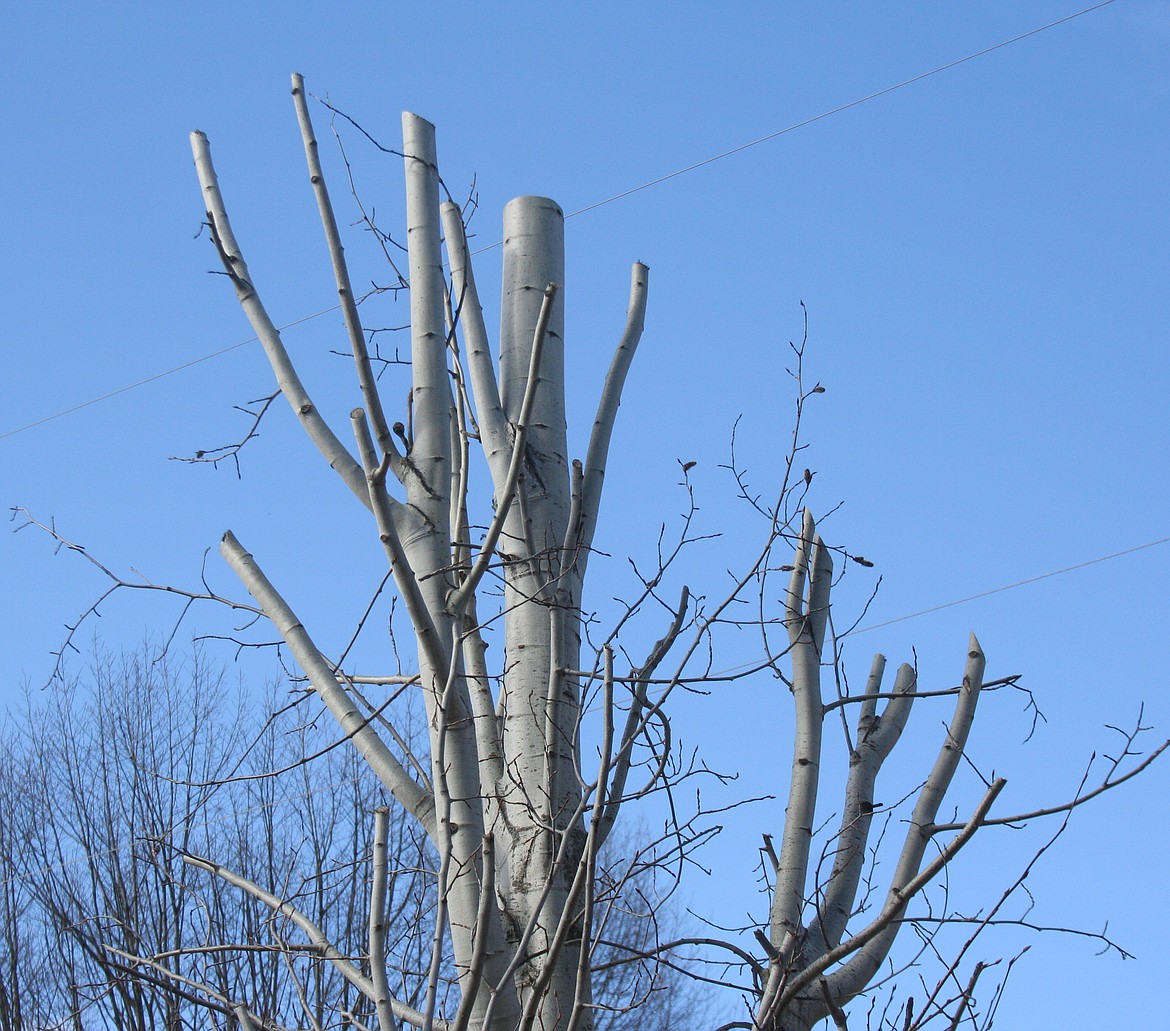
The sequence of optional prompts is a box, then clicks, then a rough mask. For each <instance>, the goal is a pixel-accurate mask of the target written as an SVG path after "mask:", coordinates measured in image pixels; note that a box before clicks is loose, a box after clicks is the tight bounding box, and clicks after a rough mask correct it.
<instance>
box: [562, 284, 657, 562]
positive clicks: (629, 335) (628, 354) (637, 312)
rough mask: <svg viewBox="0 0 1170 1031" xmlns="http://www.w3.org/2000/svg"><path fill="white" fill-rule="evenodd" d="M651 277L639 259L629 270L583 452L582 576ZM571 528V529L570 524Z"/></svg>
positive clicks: (642, 324)
mask: <svg viewBox="0 0 1170 1031" xmlns="http://www.w3.org/2000/svg"><path fill="white" fill-rule="evenodd" d="M649 280H650V269H649V268H648V267H647V266H646V265H643V264H642V263H641V262H640V261H638V262H635V263H634V266H633V268H631V269H630V302H629V307H628V309H627V312H626V328H625V330H624V331H623V332H622V338H621V340H620V341H618V346H617V351H616V352H615V353H614V356H613V361H612V362H611V363H610V366H609V372H608V373H606V376H605V386H604V387H603V388H602V390H601V399H600V401H599V402H598V404H597V415H596V416H595V417H594V420H593V430H592V432H591V433H590V435H589V450H588V451H587V452H586V454H585V480H584V484H583V488H582V497H581V517H580V518H581V525H580V530H579V532H578V535H577V537H578V542H579V545H580V555H579V556H578V558H577V569H578V576H579V577H584V576H585V567H586V565H587V564H588V562H589V549H590V548H591V547H592V546H593V535H594V533H595V532H596V530H597V513H598V511H599V510H600V508H601V490H602V487H603V486H604V484H605V464H606V461H607V459H608V457H609V443H610V440H611V439H612V438H613V427H614V422H615V420H616V419H617V412H618V406H619V405H620V404H621V402H622V388H623V387H624V386H625V384H626V374H627V373H628V372H629V371H630V363H631V362H633V360H634V352H635V351H636V350H637V349H638V341H640V340H641V339H642V330H643V329H644V328H645V326H646V299H647V295H648V286H649ZM569 529H570V531H572V530H573V529H574V528H573V527H570V528H569Z"/></svg>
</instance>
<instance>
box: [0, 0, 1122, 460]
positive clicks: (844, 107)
mask: <svg viewBox="0 0 1170 1031" xmlns="http://www.w3.org/2000/svg"><path fill="white" fill-rule="evenodd" d="M1116 2H1117V0H1102V2H1101V3H1096V4H1093V5H1092V6H1090V7H1085V8H1082V9H1081V10H1079V11H1076V12H1074V13H1073V14H1066V15H1065V16H1064V17H1063V18H1057V19H1056V20H1055V21H1050V22H1048V23H1047V24H1045V25H1039V26H1037V27H1036V28H1034V29H1029V30H1028V31H1027V32H1021V33H1020V34H1019V35H1018V36H1012V37H1011V39H1005V40H1002V41H1001V42H999V43H995V44H993V45H992V46H989V47H985V48H984V49H982V50H977V51H975V52H974V53H971V54H967V55H966V56H965V57H959V58H956V59H955V60H953V61H948V62H947V63H946V64H941V65H939V66H938V67H937V68H932V69H930V71H926V72H919V74H917V75H914V76H911V77H910V78H909V79H903V80H902V81H901V82H897V83H894V84H893V85H892V86H886V87H884V88H883V89H880V90H877V91H876V92H874V93H869V94H866V95H865V96H864V97H858V98H857V99H856V100H851V101H849V102H848V103H847V104H840V105H838V106H837V107H834V108H830V109H829V110H827V111H822V112H821V113H820V114H819V115H813V116H812V117H811V118H806V119H804V121H801V122H794V123H793V124H792V125H788V126H785V127H784V128H783V129H777V130H776V131H775V132H771V133H768V134H767V135H766V136H761V137H760V138H759V139H756V140H752V141H751V142H749V143H741V144H740V145H739V146H738V147H732V148H731V150H725V151H723V152H722V153H719V154H713V155H712V156H711V157H707V158H703V160H702V161H696V162H695V163H694V164H692V165H687V166H686V167H685V168H679V169H677V170H675V171H673V172H668V173H667V174H666V175H660V176H659V177H658V178H657V179H650V180H647V181H646V182H644V183H642V184H641V185H639V186H632V187H630V188H629V189H628V190H623V191H622V192H621V193H615V194H614V195H613V196H612V197H606V198H605V199H604V200H599V201H594V202H593V203H592V204H586V205H585V206H584V207H583V208H577V209H576V210H575V211H570V212H569V213H568V214H567V215H565V218H575V217H576V216H578V215H583V214H585V213H586V212H589V211H596V210H597V209H598V208H601V207H604V206H605V205H606V204H613V203H614V202H615V201H619V200H623V199H624V198H626V197H630V196H632V195H633V194H635V193H641V192H642V191H643V190H648V189H650V188H651V187H653V186H659V185H661V184H662V183H665V182H669V181H670V180H671V179H677V178H678V177H679V176H681V175H686V174H687V173H688V172H693V171H695V169H697V168H703V167H704V166H706V165H710V164H714V163H715V162H716V161H722V160H723V159H724V158H729V157H731V156H733V155H735V154H739V153H742V152H743V151H745V150H750V149H751V148H752V147H758V146H760V144H762V143H768V142H769V141H771V140H774V139H777V138H779V137H781V136H784V135H786V134H787V133H790V132H795V131H796V130H797V129H802V128H804V127H805V126H806V125H812V124H813V123H814V122H819V121H821V120H823V119H825V118H829V117H831V116H832V115H836V114H840V113H841V112H842V111H848V110H849V109H850V108H854V107H858V106H860V105H861V104H866V103H868V102H869V101H871V100H876V99H877V98H878V97H884V96H885V95H886V94H887V93H893V92H894V91H895V90H900V89H904V88H905V87H906V86H910V85H913V84H914V83H916V82H921V81H922V80H923V79H929V78H930V77H931V76H932V75H938V74H939V73H940V72H945V71H949V70H950V69H952V68H957V67H958V66H959V65H961V64H966V63H967V62H968V61H974V60H975V59H976V58H979V57H985V56H987V55H988V54H992V53H994V52H995V51H997V50H1002V49H1003V48H1004V47H1008V46H1011V45H1012V44H1013V43H1019V42H1020V41H1021V40H1025V39H1028V38H1029V37H1031V36H1035V35H1038V34H1039V33H1041V32H1047V31H1048V30H1049V29H1054V28H1056V27H1057V26H1058V25H1063V24H1065V23H1066V22H1070V21H1073V20H1074V19H1076V18H1080V17H1083V16H1084V15H1086V14H1091V13H1092V12H1093V11H1099V10H1100V9H1101V8H1102V7H1108V6H1109V5H1110V4H1113V3H1116ZM501 243H502V241H497V242H496V243H493V244H488V245H487V246H485V247H481V248H479V250H476V251H473V252H472V253H473V254H483V253H484V252H485V251H491V250H494V249H495V248H497V247H499V246H500V245H501ZM340 307H341V305H340V304H335V305H333V306H332V307H329V308H322V309H321V311H318V312H314V313H313V314H312V315H304V316H302V317H301V318H299V319H294V320H293V321H292V322H288V323H286V324H285V325H283V326H279V327H277V331H278V332H283V331H284V330H286V329H290V328H291V327H293V326H299V325H301V323H304V322H308V321H309V320H310V319H316V318H320V317H321V316H322V315H328V314H329V313H330V312H334V311H337V310H338V309H340ZM256 340H257V338H256V337H254V336H253V337H249V338H248V339H247V340H241V341H240V342H239V343H236V344H232V345H230V346H229V347H224V348H221V349H220V350H218V351H213V352H212V353H211V354H205V355H204V356H203V357H202V358H195V359H193V360H192V361H189V362H184V363H183V364H182V365H176V366H175V367H174V368H173V369H167V370H166V371H165V372H159V373H156V374H155V375H153V376H147V377H146V379H141V380H138V381H137V382H136V383H130V384H127V385H126V386H124V387H118V388H117V389H116V390H111V391H109V393H106V394H102V395H101V396H100V397H95V398H91V399H90V400H88V401H82V402H81V403H80V404H76V405H73V406H72V407H70V408H65V409H63V410H62V411H60V412H54V413H53V414H52V415H46V416H44V417H43V418H40V419H36V420H34V421H33V422H29V423H25V424H24V425H23V426H17V427H16V428H14V429H11V430H7V431H6V432H4V433H0V440H7V439H8V438H9V437H14V436H16V435H17V434H18V433H23V432H24V431H25V430H31V429H33V428H34V427H36V426H43V425H44V424H45V423H47V422H52V421H53V420H54V419H60V418H62V417H64V416H66V415H72V414H73V413H74V412H79V411H81V410H82V409H83V408H88V407H89V406H90V405H95V404H97V403H98V402H100V401H107V400H109V399H110V398H111V397H117V396H118V395H119V394H124V393H126V392H127V391H129V390H135V389H137V388H138V387H141V386H145V385H146V384H147V383H153V382H155V380H160V379H163V378H165V377H167V376H173V375H174V374H175V373H177V372H182V371H183V370H184V369H189V368H191V367H192V366H193V365H198V364H200V363H201V362H206V361H210V360H211V359H212V358H218V357H220V356H221V355H224V354H227V353H228V352H229V351H234V350H236V349H237V348H240V347H244V346H245V345H247V344H251V343H254V342H255V341H256Z"/></svg>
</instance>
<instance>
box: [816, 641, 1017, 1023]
mask: <svg viewBox="0 0 1170 1031" xmlns="http://www.w3.org/2000/svg"><path fill="white" fill-rule="evenodd" d="M985 665H986V658H985V657H984V654H983V649H982V648H981V647H980V644H979V641H978V640H977V639H976V637H975V635H974V634H971V637H970V641H969V644H968V647H967V663H966V668H965V670H964V672H963V686H962V688H961V689H960V691H959V696H958V698H957V699H956V701H955V711H954V715H953V716H952V717H951V722H950V725H949V726H948V727H947V735H946V738H945V739H944V741H943V744H942V747H941V748H940V749H939V754H938V758H937V759H936V760H935V763H934V767H933V768H932V769H931V771H930V775H929V776H928V777H927V779H926V783H925V784H924V785H923V787H922V790H921V791H920V792H919V793H918V801H917V803H916V805H915V806H914V812H913V814H912V815H911V817H910V827H909V829H908V830H907V832H906V840H905V843H904V844H903V846H902V854H901V856H900V857H899V859H898V865H897V867H896V868H895V870H894V874H893V877H892V878H891V880H890V890H889V892H888V894H887V897H886V904H885V908H884V910H883V914H886V913H888V914H892V916H891V918H890V920H889V922H888V924H887V925H885V926H883V928H882V929H881V930H880V932H879V933H876V934H874V935H873V936H872V938H870V940H868V941H867V942H866V944H865V946H864V947H863V948H862V949H860V950H859V951H858V952H857V954H856V955H855V956H853V958H852V959H850V960H849V962H848V963H846V964H845V965H844V966H843V967H841V968H840V969H839V970H837V971H834V973H833V974H832V975H830V977H829V983H830V986H831V987H832V990H833V995H834V997H835V998H837V999H843V1000H844V999H849V998H852V997H853V996H854V995H856V994H857V992H859V991H861V990H862V989H863V988H864V987H865V986H866V985H867V984H868V983H869V981H870V980H871V979H872V977H873V975H874V973H875V972H876V971H877V969H878V968H879V967H880V966H881V964H882V963H883V962H884V961H885V958H886V955H887V954H888V953H889V951H890V946H891V945H893V943H894V938H895V936H896V935H897V933H898V927H899V924H898V922H897V920H896V917H897V916H899V915H900V914H901V912H902V910H903V909H904V908H905V905H906V902H907V901H909V899H910V897H911V896H912V895H913V894H914V892H916V891H918V890H920V888H921V887H922V884H923V882H924V878H923V874H924V873H926V871H927V870H930V869H932V868H933V867H934V866H935V865H936V864H937V863H938V859H937V858H936V859H935V860H934V862H932V863H931V864H930V865H928V866H927V867H926V870H922V872H920V868H921V866H922V857H923V855H924V854H925V852H926V846H927V844H928V843H929V841H930V838H931V835H932V834H933V833H934V829H935V828H934V821H935V817H936V816H937V815H938V810H939V806H940V805H941V804H942V800H943V797H944V796H945V795H946V792H947V789H948V788H949V787H950V784H951V781H952V780H953V779H954V776H955V771H956V770H957V769H958V766H959V762H960V760H961V759H962V757H963V749H964V748H965V747H966V744H967V736H968V734H969V733H970V731H971V724H972V722H973V721H974V719H975V708H976V705H977V704H978V702H979V692H980V689H981V688H982V686H983V670H984V667H985ZM1002 786H1003V781H1002V780H997V781H996V782H995V784H994V785H993V786H992V790H989V791H988V793H987V795H986V796H985V803H984V806H983V807H982V808H981V809H980V810H979V812H978V814H977V815H978V822H977V823H971V824H969V825H968V826H969V828H970V829H969V833H966V831H967V828H965V833H966V836H964V835H960V836H959V837H960V838H962V840H963V841H966V840H967V837H969V836H970V834H973V833H974V832H975V830H976V829H977V828H978V824H979V823H982V821H983V818H984V816H985V815H986V808H987V807H990V805H991V801H992V800H993V799H994V797H995V795H996V794H998V793H999V790H1000V789H1001V788H1002ZM958 840H959V838H956V841H958ZM952 845H954V843H952ZM948 847H952V846H948ZM954 847H956V848H957V847H959V846H954ZM944 851H945V850H944ZM939 869H941V867H939Z"/></svg>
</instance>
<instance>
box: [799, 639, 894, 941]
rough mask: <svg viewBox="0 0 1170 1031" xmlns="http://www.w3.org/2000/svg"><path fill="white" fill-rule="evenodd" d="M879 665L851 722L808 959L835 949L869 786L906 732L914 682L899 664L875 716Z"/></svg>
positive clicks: (852, 887)
mask: <svg viewBox="0 0 1170 1031" xmlns="http://www.w3.org/2000/svg"><path fill="white" fill-rule="evenodd" d="M885 665H886V660H885V656H883V655H875V656H874V659H873V666H872V668H871V670H870V674H869V680H868V682H867V684H866V689H865V693H866V697H865V700H864V701H863V702H862V703H861V708H860V711H859V713H858V717H857V744H856V747H855V748H854V750H853V754H852V755H851V756H850V757H849V779H848V781H847V782H846V785H845V804H844V807H843V808H842V812H841V829H840V831H839V832H838V834H837V842H836V855H835V856H834V859H833V869H832V873H831V874H830V876H829V883H828V887H827V888H826V890H825V897H824V899H823V901H822V902H821V904H820V906H819V907H818V915H819V919H818V921H817V924H816V927H815V930H816V933H817V936H818V937H819V939H820V940H819V941H817V942H815V943H813V942H810V943H809V945H808V946H807V948H806V953H807V954H810V955H811V954H815V953H816V952H818V951H820V949H824V948H829V949H831V948H834V947H836V946H837V945H839V944H840V942H841V936H842V935H843V934H844V933H845V925H846V923H847V922H848V920H849V917H850V915H851V914H852V913H853V904H854V901H855V899H856V896H857V887H858V884H859V883H860V881H861V871H862V867H863V866H864V864H865V847H866V843H867V842H868V840H869V830H870V825H871V824H872V822H873V794H874V784H875V782H876V781H877V775H878V771H879V770H880V769H881V767H882V763H884V762H885V760H886V758H887V757H888V756H889V754H890V752H891V751H892V749H893V747H894V745H896V744H897V743H898V739H899V738H900V737H901V735H902V731H903V730H904V729H905V727H906V721H907V720H908V719H909V717H910V707H911V706H912V705H913V703H914V691H915V687H916V682H917V681H916V677H915V673H914V667H913V666H910V665H908V664H907V663H903V664H902V665H901V666H899V667H898V673H897V675H896V676H895V678H894V690H893V694H894V695H895V697H894V698H892V699H890V701H889V703H888V704H887V705H886V707H885V709H884V711H883V712H882V714H881V715H880V716H879V715H878V714H877V698H876V695H877V694H878V693H879V692H880V691H881V687H882V674H883V672H884V670H885ZM811 930H812V929H810V931H811Z"/></svg>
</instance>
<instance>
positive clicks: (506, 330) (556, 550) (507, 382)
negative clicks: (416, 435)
mask: <svg viewBox="0 0 1170 1031" xmlns="http://www.w3.org/2000/svg"><path fill="white" fill-rule="evenodd" d="M563 275H564V227H563V216H562V214H561V210H560V208H559V207H558V206H557V205H556V204H554V203H553V202H552V201H550V200H547V199H545V198H542V197H520V198H517V199H516V200H513V201H512V202H511V203H510V204H509V205H508V206H507V208H506V209H505V212H504V277H503V303H502V314H501V328H500V400H501V403H502V405H503V409H504V414H505V417H506V418H507V420H508V422H509V423H510V424H513V425H514V424H515V423H516V421H517V419H518V417H519V410H520V405H521V403H522V400H523V397H524V394H525V389H526V387H527V380H528V373H529V364H530V357H531V354H532V347H533V340H534V331H535V328H536V323H537V318H538V315H539V312H540V308H541V303H542V300H543V297H544V291H545V288H546V287H547V286H548V285H549V284H550V283H557V284H559V283H560V282H561V280H562V279H563ZM563 334H564V308H563V291H558V295H557V299H556V303H555V305H554V307H553V310H552V316H551V318H550V320H549V324H548V328H547V330H546V334H545V339H544V349H543V353H542V355H541V361H540V365H539V368H538V370H537V385H536V394H535V400H534V407H533V411H532V418H531V421H530V428H529V432H528V438H527V443H526V449H525V454H524V456H523V466H522V474H521V479H520V483H519V485H518V488H517V491H518V496H517V498H516V501H515V503H514V504H513V505H512V507H511V510H510V512H509V519H508V522H507V526H506V529H505V533H504V536H503V538H502V540H501V542H500V550H501V551H502V552H503V553H504V557H505V560H506V563H505V598H504V601H505V609H506V612H507V615H506V620H505V627H506V629H505V649H506V655H505V673H504V682H503V688H502V696H501V711H502V713H503V717H504V718H503V752H504V769H503V778H502V783H501V784H500V796H501V800H502V814H501V815H502V820H503V823H504V826H505V828H506V832H507V840H508V860H509V862H508V867H509V876H510V883H509V884H508V886H507V891H506V898H507V901H508V910H509V918H510V920H509V928H508V930H509V934H510V936H511V938H512V940H513V941H514V942H517V943H518V942H520V940H521V939H522V937H523V935H524V934H525V932H526V931H530V932H531V933H530V937H529V939H528V942H527V945H526V947H525V955H526V958H527V957H530V958H528V960H527V962H525V963H524V965H523V966H522V967H521V969H520V971H519V974H518V980H519V989H520V995H521V1001H522V1005H524V1006H525V1008H526V1009H530V1010H531V1011H532V1012H533V1014H534V1017H535V1026H537V1027H541V1028H546V1029H552V1028H558V1027H562V1028H563V1027H564V1026H565V1025H566V1024H567V1022H568V1020H569V1015H570V1013H571V1012H572V1010H573V1006H574V1003H575V997H576V994H577V966H578V958H579V954H580V932H579V928H578V927H575V926H573V923H574V918H573V917H572V915H571V914H570V915H569V916H566V908H567V907H568V904H569V895H570V890H571V887H572V882H573V879H574V876H575V874H576V872H577V860H578V859H579V857H580V854H581V846H580V842H582V841H583V840H584V835H583V832H582V830H581V828H580V821H579V817H578V813H577V811H578V808H579V803H580V798H581V793H580V788H579V785H578V783H577V774H576V770H575V765H574V755H575V741H576V727H577V720H578V713H579V707H580V703H579V699H578V694H577V685H576V684H575V682H573V681H572V680H571V679H570V678H567V677H565V676H564V675H563V673H562V671H563V670H564V669H566V668H568V669H575V668H576V665H577V661H578V651H579V641H580V631H579V621H580V616H579V611H578V608H577V605H576V598H577V596H578V593H579V588H578V587H577V585H576V583H575V582H572V578H573V576H574V574H573V573H572V571H571V569H569V568H567V567H569V566H571V559H570V561H569V562H566V556H565V544H566V537H567V535H568V531H569V520H570V517H571V510H572V493H571V490H570V481H569V463H568V455H567V443H566V426H565V399H564V336H563ZM501 501H502V499H500V498H497V499H496V504H497V506H499V504H500V503H501ZM566 835H567V839H568V840H566ZM558 928H559V929H560V936H559V939H558ZM558 942H559V946H558Z"/></svg>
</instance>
